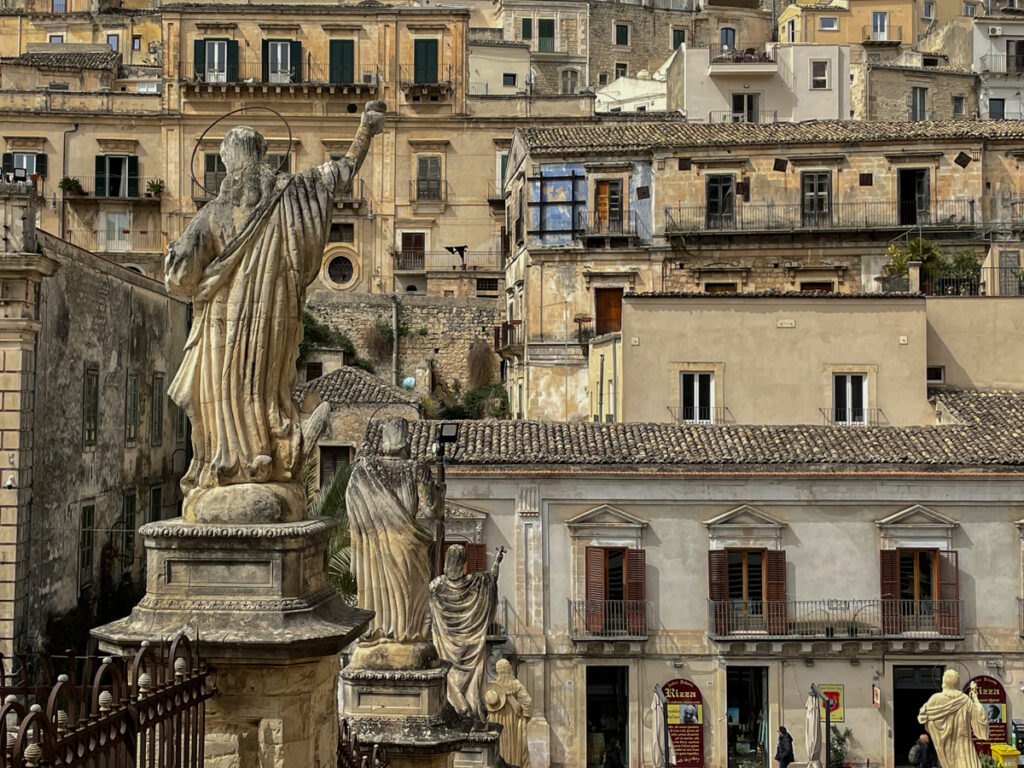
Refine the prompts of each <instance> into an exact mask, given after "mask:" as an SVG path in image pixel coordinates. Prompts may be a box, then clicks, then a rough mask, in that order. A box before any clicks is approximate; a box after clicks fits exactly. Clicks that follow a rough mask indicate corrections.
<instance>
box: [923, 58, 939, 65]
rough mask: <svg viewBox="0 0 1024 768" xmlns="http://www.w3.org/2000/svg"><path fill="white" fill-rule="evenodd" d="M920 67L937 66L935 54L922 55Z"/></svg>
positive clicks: (937, 61)
mask: <svg viewBox="0 0 1024 768" xmlns="http://www.w3.org/2000/svg"><path fill="white" fill-rule="evenodd" d="M921 66H922V67H937V66H939V60H938V58H937V57H935V56H923V57H922V58H921Z"/></svg>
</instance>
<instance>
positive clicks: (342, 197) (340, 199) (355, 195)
mask: <svg viewBox="0 0 1024 768" xmlns="http://www.w3.org/2000/svg"><path fill="white" fill-rule="evenodd" d="M334 202H335V203H337V204H338V205H342V206H344V205H349V206H353V205H354V206H360V205H362V204H363V203H365V202H366V185H365V184H363V180H362V179H353V180H352V188H351V189H349V190H346V191H344V192H341V193H340V194H339V195H338V196H337V197H336V198H334Z"/></svg>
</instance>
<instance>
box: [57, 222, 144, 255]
mask: <svg viewBox="0 0 1024 768" xmlns="http://www.w3.org/2000/svg"><path fill="white" fill-rule="evenodd" d="M64 239H65V240H67V241H68V242H69V243H71V244H73V245H77V246H78V247H79V248H84V249H85V250H87V251H94V252H97V253H160V252H161V251H162V250H163V248H164V236H163V233H162V232H158V231H157V230H153V229H134V228H128V229H118V228H116V227H114V228H111V229H101V230H92V229H72V230H68V231H67V232H66V233H65V234H64Z"/></svg>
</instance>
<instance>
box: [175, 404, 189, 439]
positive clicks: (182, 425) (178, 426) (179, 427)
mask: <svg viewBox="0 0 1024 768" xmlns="http://www.w3.org/2000/svg"><path fill="white" fill-rule="evenodd" d="M187 434H188V416H186V415H185V411H184V410H183V409H182V408H178V409H177V415H176V417H175V420H174V440H175V441H176V442H178V443H184V442H185V437H186V435H187Z"/></svg>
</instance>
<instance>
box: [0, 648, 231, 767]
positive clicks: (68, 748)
mask: <svg viewBox="0 0 1024 768" xmlns="http://www.w3.org/2000/svg"><path fill="white" fill-rule="evenodd" d="M142 646H143V647H142V648H141V649H140V650H139V652H138V653H137V654H136V655H135V657H134V658H133V659H131V660H130V661H129V660H126V659H120V658H117V659H114V658H110V657H106V658H104V659H102V660H100V661H99V663H98V664H92V665H90V664H89V663H88V661H89V660H84V661H85V664H84V667H83V668H82V669H81V671H82V676H81V678H79V677H78V675H77V672H78V671H79V669H80V668H79V666H78V664H77V663H76V661H75V660H74V659H73V657H72V660H71V664H70V665H69V667H68V671H69V673H68V674H62V675H60V676H59V677H58V678H57V679H56V681H55V683H54V684H53V685H52V686H50V685H49V684H48V682H49V681H47V684H45V685H44V684H42V681H41V680H40V684H38V685H33V684H32V682H31V680H32V677H33V670H31V668H30V666H29V665H25V664H23V665H22V669H21V670H19V671H17V672H16V673H15V675H14V677H16V678H21V679H20V680H18V681H17V684H11V676H10V675H5V676H4V680H3V684H2V685H0V697H2V699H3V701H4V705H3V707H2V708H0V728H2V729H3V734H2V736H3V743H4V744H6V745H7V749H6V751H5V753H4V754H3V756H4V758H6V759H5V760H2V763H0V764H3V765H9V766H22V765H24V766H26V768H27V767H28V766H40V768H42V767H43V766H45V767H46V768H51V767H56V766H61V767H62V768H92V766H100V765H102V766H110V768H128V767H129V766H131V767H132V768H172V767H173V768H201V766H203V764H204V738H205V731H206V728H205V718H206V704H205V702H206V700H207V699H209V698H210V697H211V696H212V695H213V694H212V692H211V691H209V690H208V689H207V676H208V672H207V669H206V666H205V664H204V663H203V661H202V660H201V659H200V658H199V656H198V654H197V652H196V650H195V649H194V648H193V647H192V645H191V644H190V643H189V641H188V639H187V638H185V637H184V636H181V635H179V636H178V637H177V638H176V639H175V640H174V641H173V642H172V643H171V644H170V647H169V648H167V649H166V652H165V649H163V648H159V649H158V648H156V647H154V646H151V645H150V644H149V643H143V644H142ZM50 662H51V659H49V658H48V659H47V660H46V662H45V663H43V664H41V665H39V666H37V667H36V669H35V670H34V672H35V675H36V676H37V677H38V675H39V673H40V672H41V673H43V674H44V675H45V673H46V672H47V671H51V672H52V669H53V665H52V664H51V663H50ZM79 679H80V680H81V682H79Z"/></svg>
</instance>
